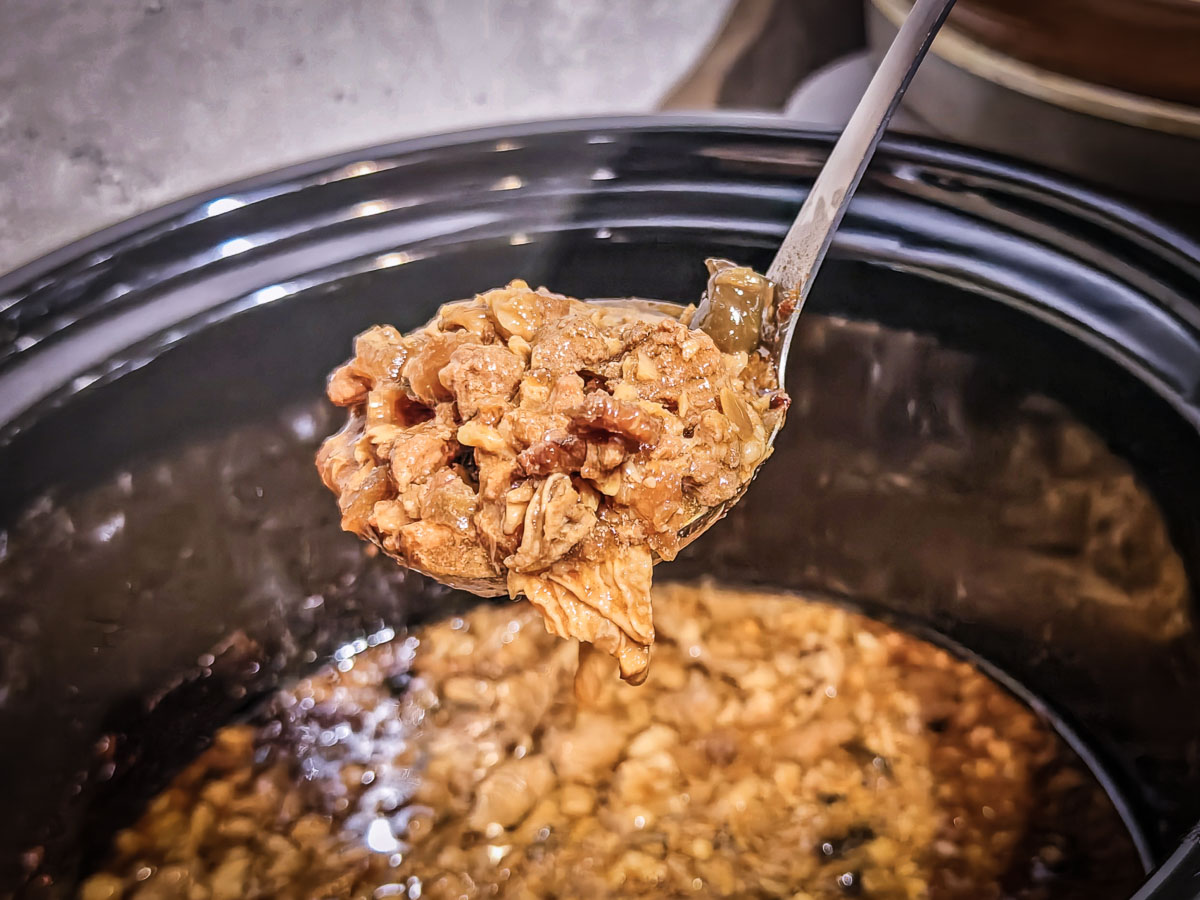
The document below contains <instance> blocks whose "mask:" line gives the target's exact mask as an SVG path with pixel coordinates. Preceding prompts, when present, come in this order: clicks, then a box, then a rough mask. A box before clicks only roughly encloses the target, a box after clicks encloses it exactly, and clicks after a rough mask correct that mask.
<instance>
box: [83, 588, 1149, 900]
mask: <svg viewBox="0 0 1200 900" xmlns="http://www.w3.org/2000/svg"><path fill="white" fill-rule="evenodd" d="M655 594H656V595H655V604H656V612H657V619H658V623H659V641H658V643H657V645H656V649H655V667H654V672H653V674H652V676H651V678H650V679H649V680H648V681H647V683H646V684H645V685H642V686H640V687H636V688H635V687H632V686H629V685H624V684H621V683H620V682H617V681H615V680H612V679H607V680H605V681H603V682H601V683H600V685H599V688H598V692H597V695H596V696H595V697H594V698H592V700H591V701H590V702H588V703H586V704H580V703H579V702H577V700H576V698H575V694H574V691H573V688H572V683H573V680H574V675H575V666H576V659H577V657H576V653H575V652H574V648H573V647H572V646H571V645H570V643H568V642H564V641H561V640H559V639H557V638H555V637H553V636H552V635H550V634H548V633H547V632H546V629H545V628H544V627H543V625H542V623H541V622H540V621H539V618H538V615H537V613H536V612H535V611H534V610H533V609H532V608H531V607H530V606H529V605H528V604H520V605H517V606H513V605H510V604H505V605H501V606H496V605H487V606H479V607H476V608H475V609H474V610H472V611H471V612H469V613H467V614H466V615H464V616H462V617H456V618H451V619H447V620H443V621H441V622H438V623H436V624H432V625H429V626H426V627H423V628H418V629H415V630H414V631H412V632H410V633H407V634H401V635H394V636H393V635H392V634H391V633H385V634H382V635H375V636H373V637H372V638H371V639H369V640H368V641H365V642H363V644H362V646H361V647H354V646H347V647H346V648H344V649H343V651H340V652H339V653H338V654H335V656H336V658H337V661H336V662H335V663H334V664H332V665H330V666H328V667H326V668H325V669H323V670H321V671H320V672H318V673H317V674H315V675H313V676H312V677H310V678H307V679H304V680H303V681H301V682H300V683H299V684H297V685H296V686H295V687H293V688H291V689H289V690H287V691H284V692H281V693H280V694H279V695H277V696H276V697H275V698H274V699H273V700H272V701H271V702H270V704H269V705H268V708H267V710H266V711H265V713H264V714H263V715H262V716H261V718H260V719H259V720H258V722H257V723H256V724H253V725H249V724H248V725H238V726H234V727H231V728H227V729H225V730H224V731H222V732H220V733H219V734H218V735H217V738H216V742H215V744H214V746H213V747H212V748H211V749H210V750H208V751H207V752H205V753H204V754H203V755H201V756H200V757H199V758H198V759H197V760H196V761H195V762H194V763H193V764H192V765H191V766H189V767H188V768H187V769H186V770H185V771H184V772H183V773H182V774H181V775H179V776H178V777H177V778H176V779H175V781H174V783H173V784H172V785H171V786H170V787H169V788H168V789H167V790H166V791H165V792H164V793H162V794H161V795H159V796H158V797H157V798H155V799H154V800H153V801H152V802H151V803H150V806H149V809H148V810H147V812H146V813H145V814H144V815H143V817H142V818H141V820H140V821H139V822H138V823H136V824H135V825H134V826H133V827H132V828H130V829H127V830H125V831H122V832H121V833H120V834H118V835H117V837H116V840H115V842H114V849H113V852H112V855H111V857H110V858H109V859H108V861H107V862H106V863H105V865H104V867H103V870H102V871H101V872H99V873H97V874H95V875H93V876H92V877H91V878H90V879H89V880H88V881H87V882H86V883H85V884H84V885H83V887H82V890H81V891H80V895H79V896H80V897H82V898H83V900H110V898H116V897H137V898H140V900H150V898H158V897H161V898H168V897H188V898H193V900H234V898H259V897H263V898H265V897H278V898H292V897H296V898H299V897H347V898H350V897H409V898H412V897H418V896H420V897H426V898H476V897H496V896H507V897H567V896H570V897H581V898H585V897H596V898H600V897H610V896H625V897H638V896H645V897H799V898H813V900H816V898H842V897H848V896H863V897H876V898H921V897H933V898H964V900H967V898H970V900H979V898H984V900H986V898H999V897H1028V898H1033V897H1056V898H1063V897H1088V898H1094V900H1099V898H1104V897H1112V898H1116V897H1123V896H1127V894H1128V892H1129V891H1130V890H1131V889H1132V888H1133V887H1134V886H1135V885H1136V884H1137V882H1138V881H1139V880H1140V878H1141V869H1140V866H1139V865H1138V860H1137V855H1136V853H1135V852H1134V849H1133V846H1132V844H1131V843H1130V841H1129V838H1128V835H1127V833H1126V832H1125V829H1124V826H1123V825H1122V822H1121V820H1120V817H1119V816H1118V815H1117V813H1116V810H1115V809H1114V808H1113V806H1112V803H1111V802H1110V800H1109V799H1108V797H1107V796H1106V794H1105V793H1104V791H1103V790H1102V789H1101V788H1100V786H1099V784H1097V783H1096V781H1095V779H1094V778H1093V777H1092V776H1091V774H1090V773H1089V772H1088V771H1087V769H1086V768H1085V767H1084V766H1083V765H1082V764H1081V763H1080V761H1079V760H1078V758H1076V757H1075V755H1074V754H1073V753H1072V752H1071V751H1070V750H1068V749H1067V747H1066V746H1065V745H1064V744H1063V743H1062V741H1061V740H1060V739H1059V738H1058V737H1057V736H1056V735H1055V733H1054V732H1053V731H1052V730H1051V729H1050V727H1049V726H1048V725H1047V724H1046V723H1045V722H1044V721H1042V720H1041V719H1039V718H1038V717H1037V716H1036V715H1035V714H1034V713H1033V712H1031V711H1030V710H1029V709H1027V708H1025V707H1024V706H1022V705H1021V704H1020V703H1019V702H1018V701H1016V700H1015V699H1014V698H1013V697H1012V696H1010V695H1009V694H1007V693H1006V692H1005V691H1004V690H1003V689H1002V688H1000V687H999V686H997V685H996V684H995V683H993V682H992V681H990V680H989V679H988V678H986V677H985V676H983V675H982V674H980V673H979V672H978V671H976V670H975V669H973V668H972V667H971V666H970V665H969V664H967V663H965V662H961V661H958V660H956V659H954V658H953V657H951V656H950V655H949V654H948V653H946V652H945V651H943V650H940V649H937V648H935V647H933V646H931V645H929V644H927V643H924V642H922V641H919V640H917V639H915V638H913V637H910V636H908V635H905V634H903V633H901V632H898V631H894V630H892V629H890V628H888V627H886V626H884V625H882V624H880V623H877V622H874V621H872V620H869V619H866V618H863V617H862V616H859V615H856V614H854V613H850V612H846V611H844V610H842V609H840V608H837V607H833V606H829V605H826V604H821V603H813V602H809V601H805V600H802V599H799V598H795V597H789V596H777V595H769V594H756V593H744V592H736V591H727V590H721V589H717V588H715V587H712V586H709V585H701V586H681V585H665V586H662V587H660V588H658V589H657V590H656V592H655Z"/></svg>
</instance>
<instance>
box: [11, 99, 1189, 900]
mask: <svg viewBox="0 0 1200 900" xmlns="http://www.w3.org/2000/svg"><path fill="white" fill-rule="evenodd" d="M832 141H833V136H832V135H830V134H827V133H823V132H813V131H805V130H801V129H797V128H794V127H791V126H789V125H786V124H782V123H780V122H779V121H778V120H773V119H754V118H730V117H709V118H695V117H690V118H679V117H651V118H624V119H597V120H582V121H568V122H549V123H539V124H532V125H523V126H506V127H502V128H496V129H490V130H483V131H474V132H468V133H464V134H458V135H452V136H448V137H447V136H442V137H433V138H423V139H418V140H410V141H404V142H401V143H397V144H392V145H387V146H382V147H374V148H370V149H367V150H363V151H358V152H354V153H349V154H345V155H342V156H338V157H334V158H330V159H325V160H321V161H318V162H314V163H310V164H306V165H302V166H297V167H294V168H290V169H287V170H284V171H280V172H275V173H272V174H269V175H265V176H262V177H258V178H254V179H250V180H248V181H245V182H241V183H238V184H235V185H230V186H228V187H225V188H222V189H220V190H216V191H212V192H209V193H207V194H205V195H203V196H199V197H194V198H190V199H187V200H183V201H180V202H178V203H175V204H173V205H171V206H168V207H165V208H163V209H160V210H157V211H155V212H152V213H148V214H146V215H143V216H140V217H138V218H136V219H133V220H131V221H129V222H126V223H124V224H121V225H118V226H116V227H114V228H111V229H108V230H106V231H104V232H101V233H99V234H97V235H94V236H93V237H90V238H88V239H85V240H83V241H81V242H79V243H77V244H75V245H72V246H70V247H67V248H64V249H62V250H60V251H58V252H56V253H54V254H51V255H50V256H48V257H46V258H44V259H42V260H40V261H37V262H35V263H33V264H31V265H29V266H26V267H25V268H23V269H20V270H18V271H16V272H14V273H12V274H10V275H8V276H6V277H4V278H3V279H0V472H2V473H3V476H2V478H0V509H2V514H0V528H3V529H4V530H3V531H0V730H2V732H3V734H4V740H3V743H2V745H0V779H2V781H0V796H3V797H4V798H5V808H6V810H7V815H5V816H4V817H3V819H2V820H0V848H2V854H0V861H2V863H0V865H2V869H0V884H2V885H3V891H4V892H5V893H11V894H13V895H20V896H31V897H36V896H62V895H67V894H69V893H71V891H72V889H73V886H74V885H76V884H77V883H78V880H79V878H80V876H81V875H82V874H83V873H86V872H87V871H88V869H89V867H92V866H94V865H95V864H96V861H97V859H98V858H99V855H100V854H102V853H103V850H104V847H105V846H106V842H107V841H108V839H109V838H110V837H111V835H112V833H113V831H114V829H115V828H117V827H119V826H121V825H123V824H127V823H128V822H129V821H130V820H131V818H132V817H133V816H135V815H136V814H137V812H138V810H139V809H140V807H141V806H142V804H144V803H145V801H146V799H147V798H148V797H149V796H150V795H151V794H152V793H153V792H154V791H156V790H157V789H159V788H161V787H162V785H163V784H164V783H165V782H166V780H167V779H168V778H169V777H170V776H171V774H172V773H173V772H175V771H177V770H178V769H179V767H180V766H181V765H182V764H183V763H184V762H186V761H187V760H188V759H189V758H191V757H192V756H194V754H195V753H196V752H197V750H198V749H199V748H201V747H203V746H204V745H205V744H206V742H207V741H208V740H209V738H210V737H211V735H212V734H213V733H214V731H215V730H216V729H217V728H218V727H220V726H221V725H223V724H225V723H227V722H230V721H233V720H234V719H236V718H237V717H239V716H242V715H244V714H245V712H246V711H247V710H250V709H253V708H254V707H255V704H256V703H257V702H258V701H260V700H261V699H262V698H263V697H264V696H265V695H266V694H267V693H268V692H270V691H271V690H272V689H273V688H274V687H276V686H278V685H279V684H281V683H284V682H286V681H287V680H289V679H292V678H294V677H295V676H296V675H297V674H299V673H302V672H305V671H307V670H309V669H311V668H313V667H314V666H317V665H319V664H320V663H322V662H324V661H325V660H327V659H329V658H330V654H331V653H332V652H333V651H334V649H335V648H336V647H338V646H339V645H341V644H343V643H344V642H346V641H347V640H353V639H354V638H356V637H358V636H361V635H365V634H376V633H378V632H379V630H380V629H381V628H384V627H392V628H395V627H400V626H403V625H404V624H405V623H406V622H409V621H416V620H417V619H419V618H422V617H426V618H427V617H429V616H435V615H437V614H438V610H439V609H442V608H445V606H446V605H447V604H450V603H452V602H457V601H456V600H455V598H453V597H451V596H450V595H449V592H447V591H446V590H445V589H443V588H441V587H439V586H437V585H434V584H432V583H429V582H428V581H426V580H424V579H422V578H419V577H416V576H411V575H407V574H406V573H404V572H402V571H400V570H399V569H397V568H396V567H395V566H394V565H392V564H391V563H389V562H388V561H386V560H384V559H380V558H371V557H369V556H368V555H367V554H366V553H364V551H363V548H362V546H361V545H360V544H359V543H358V542H357V541H356V540H355V539H354V538H353V537H351V536H349V535H345V534H342V533H340V532H339V531H338V529H337V521H336V509H335V508H334V506H333V504H332V503H331V502H330V500H329V498H328V497H326V496H325V495H324V493H323V488H322V487H321V486H320V484H319V483H318V479H317V477H316V474H315V471H314V470H313V468H312V451H313V449H314V447H315V442H316V441H318V440H319V439H320V437H321V436H322V434H323V429H328V428H329V427H331V424H330V423H331V420H329V419H328V418H327V417H326V418H322V416H323V415H324V414H323V413H322V412H321V409H322V408H323V407H322V406H321V405H320V403H319V398H320V395H321V391H322V385H323V381H324V378H325V376H326V374H327V373H328V372H329V370H330V369H331V368H332V367H333V366H334V365H336V364H337V363H338V362H340V361H341V360H342V359H343V358H344V357H345V356H346V355H347V353H348V349H349V347H350V341H351V339H352V337H353V335H355V334H356V333H358V332H359V331H361V330H363V329H364V328H365V327H367V326H369V325H371V324H373V323H375V322H380V321H386V322H390V323H393V324H395V325H397V326H398V327H405V328H406V327H413V326H415V325H417V324H419V323H421V322H423V321H425V320H427V319H428V317H429V316H430V314H431V313H432V312H433V310H434V309H435V308H436V307H437V305H438V304H440V303H441V302H444V301H446V300H450V299H454V298H459V297H464V296H469V295H470V294H471V293H472V292H475V291H478V290H482V289H484V288H487V287H489V286H493V285H496V284H502V283H504V282H505V281H506V280H508V279H509V278H511V277H514V276H520V277H523V278H525V279H526V280H528V281H530V282H531V283H535V284H536V283H544V284H547V285H550V286H552V287H554V288H555V289H556V290H560V291H563V292H568V293H572V294H575V295H577V296H619V295H637V296H643V297H655V298H661V299H666V300H676V301H681V302H687V301H689V300H692V299H694V298H696V297H697V296H698V295H699V292H700V291H701V289H702V287H703V282H704V276H705V270H704V267H703V265H702V261H703V259H704V258H705V257H706V256H723V257H731V258H735V259H737V260H739V261H743V262H745V263H748V264H751V265H755V266H763V265H765V263H766V262H767V261H768V260H769V258H770V256H771V253H772V251H773V248H774V247H775V246H776V245H777V243H778V241H779V240H780V238H781V237H782V235H783V234H784V232H785V230H786V228H787V226H788V224H789V223H790V220H791V218H792V216H793V215H794V213H795V211H796V209H797V208H798V206H799V204H800V202H801V200H802V199H803V197H804V194H805V190H806V188H807V186H808V185H809V184H810V182H811V179H812V178H813V176H814V174H815V173H816V171H817V169H818V168H819V166H820V164H821V162H822V160H823V158H824V156H825V155H826V153H827V152H828V150H829V148H830V146H831V145H832ZM805 317H806V320H805V322H804V323H803V324H802V326H801V333H800V335H799V336H798V338H797V343H796V347H795V349H794V351H793V353H792V362H791V371H790V372H789V373H788V376H787V382H788V385H789V388H790V389H791V390H792V392H793V407H792V412H791V414H790V418H789V422H788V425H787V428H786V429H785V431H784V432H783V435H782V437H781V440H780V444H779V446H778V448H777V451H776V453H775V456H774V458H772V459H771V460H770V461H769V462H768V463H767V464H766V466H765V468H764V469H763V471H762V473H761V475H760V476H759V478H758V480H757V481H756V483H755V484H754V485H753V486H752V488H751V490H750V491H749V493H748V495H747V497H746V499H745V500H744V501H743V503H742V504H740V505H739V506H738V508H737V509H736V510H735V512H734V513H732V514H731V515H730V516H729V517H728V518H727V519H726V520H725V521H724V522H722V523H721V524H719V525H718V526H717V527H716V528H714V529H713V530H712V531H711V532H710V533H709V534H708V535H706V536H705V537H704V538H703V539H702V540H700V541H698V542H697V543H696V544H694V545H693V546H692V547H691V548H689V551H688V552H687V553H686V554H685V556H684V557H683V558H681V559H679V560H677V561H676V562H674V563H671V564H668V565H663V566H661V567H660V568H659V570H658V573H657V577H658V578H659V579H671V578H692V577H696V576H699V575H711V576H714V577H716V578H717V579H719V580H721V581H724V582H729V583H736V584H747V585H768V586H772V587H776V588H783V589H790V590H799V591H804V592H806V593H809V594H813V595H819V596H823V597H830V598H834V599H836V600H839V601H840V602H845V603H848V604H851V605H853V606H855V607H857V608H859V609H863V610H866V611H868V612H869V613H870V614H872V615H875V616H878V617H880V618H883V619H885V620H887V621H890V622H894V623H898V624H900V625H901V626H902V627H904V628H908V629H912V630H914V631H916V632H917V633H919V634H922V635H927V636H929V637H930V638H931V639H933V640H935V641H939V642H942V643H943V644H945V645H946V646H948V647H952V648H953V649H954V650H955V652H958V653H961V654H964V655H966V656H968V657H969V658H971V659H972V660H974V661H976V663H977V664H978V665H979V666H981V667H983V668H984V669H985V671H987V672H989V673H990V674H992V675H993V676H994V677H996V678H997V679H999V680H1000V681H1001V682H1002V683H1003V684H1005V685H1006V686H1008V687H1009V688H1010V689H1011V690H1012V691H1014V692H1015V693H1017V694H1018V695H1019V696H1021V697H1022V698H1023V699H1025V700H1026V702H1028V703H1030V704H1032V705H1033V706H1034V707H1035V708H1036V709H1037V710H1039V712H1041V713H1042V714H1043V715H1045V716H1046V717H1047V718H1049V719H1050V720H1051V721H1053V722H1054V724H1055V727H1056V728H1057V729H1058V730H1059V733H1060V734H1061V735H1062V736H1063V737H1064V739H1066V740H1067V741H1068V742H1069V743H1070V744H1071V745H1072V746H1073V747H1074V748H1075V749H1076V751H1077V752H1078V753H1080V755H1081V756H1082V757H1083V758H1084V760H1085V761H1086V762H1087V764H1088V765H1089V766H1090V767H1091V768H1092V770H1093V772H1094V773H1095V774H1096V775H1097V777H1098V778H1100V779H1101V781H1102V782H1103V784H1104V785H1105V787H1106V789H1107V790H1108V791H1109V792H1110V794H1111V795H1112V797H1113V800H1114V803H1115V804H1116V805H1117V808H1118V809H1119V811H1120V813H1121V815H1122V817H1123V818H1124V821H1125V823H1126V825H1127V826H1128V828H1129V830H1130V833H1131V835H1132V836H1133V839H1134V842H1135V844H1136V845H1137V849H1138V852H1139V853H1140V854H1141V856H1142V860H1143V863H1144V865H1145V868H1146V871H1147V881H1146V882H1145V885H1144V886H1143V887H1142V888H1141V890H1140V891H1139V892H1138V893H1137V895H1136V896H1137V897H1140V898H1141V897H1144V898H1149V897H1155V898H1175V897H1177V898H1185V897H1186V898H1191V897H1195V896H1197V895H1200V830H1196V829H1195V827H1194V826H1195V824H1196V822H1197V820H1198V819H1200V707H1198V706H1197V703H1196V699H1195V698H1196V696H1197V688H1200V632H1198V631H1197V624H1196V616H1197V612H1198V611H1197V609H1196V606H1195V598H1194V591H1193V590H1192V588H1191V586H1192V585H1194V584H1195V583H1196V579H1197V578H1200V246H1198V245H1197V244H1196V243H1194V242H1193V241H1192V240H1190V239H1189V238H1187V237H1186V236H1184V235H1182V234H1180V233H1177V232H1174V231H1172V230H1170V229H1168V228H1166V227H1164V226H1162V225H1160V224H1158V223H1156V222H1155V221H1153V220H1152V219H1150V218H1148V217H1146V216H1144V215H1142V214H1140V213H1139V212H1137V211H1136V210H1134V209H1132V208H1130V207H1127V206H1124V205H1122V204H1120V203H1117V202H1114V201H1112V200H1109V199H1106V198H1105V197H1103V196H1101V195H1099V194H1096V193H1094V192H1092V191H1091V190H1088V189H1084V188H1081V187H1079V186H1077V185H1075V184H1072V183H1070V182H1068V181H1065V180H1063V179H1061V178H1059V177H1057V176H1054V175H1052V174H1049V173H1047V172H1043V171H1038V170H1035V169H1030V168H1025V167H1022V166H1018V165H1015V164H1012V163H1010V162H1007V161H1005V160H1003V159H999V158H994V157H988V156H983V155H979V154H976V153H973V152H968V151H966V150H962V149H958V148H955V147H952V146H948V145H940V144H935V143H929V142H918V141H914V140H906V139H903V138H892V139H889V140H888V141H885V142H884V144H883V145H882V146H881V148H880V151H879V153H878V154H877V156H876V158H875V161H874V162H873V163H872V166H871V168H870V170H869V172H868V174H867V176H866V178H865V179H864V182H863V186H862V188H861V190H860V192H859V195H858V196H857V197H856V199H855V201H854V203H853V205H852V206H851V209H850V212H849V215H848V216H847V218H846V221H845V224H844V225H843V227H842V229H841V231H840V232H839V234H838V236H837V239H836V241H835V243H834V247H833V251H832V257H831V259H830V261H829V263H828V264H827V265H826V267H825V268H824V269H823V271H822V273H821V276H820V280H819V284H818V285H817V287H816V288H815V290H814V294H813V298H812V302H811V305H810V308H809V310H806V312H805ZM134 472H136V473H137V474H136V476H135V475H133V474H131V473H134ZM156 473H158V474H156ZM1101 482H1102V483H1103V485H1104V488H1103V490H1101V491H1100V494H1097V495H1092V494H1089V493H1088V491H1089V490H1090V488H1089V487H1088V485H1091V484H1093V483H1101ZM1105 504H1108V505H1107V506H1106V505H1105ZM1081 510H1082V511H1081ZM314 598H319V601H320V602H315V601H314Z"/></svg>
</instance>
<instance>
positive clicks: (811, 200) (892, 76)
mask: <svg viewBox="0 0 1200 900" xmlns="http://www.w3.org/2000/svg"><path fill="white" fill-rule="evenodd" d="M953 5H954V0H916V2H915V3H913V8H912V11H911V12H910V13H909V14H908V18H906V19H905V20H904V24H903V25H901V26H900V31H899V33H897V35H896V39H895V40H894V41H892V45H891V46H890V47H889V48H888V51H887V53H886V54H885V55H884V57H883V61H882V62H881V63H880V64H879V68H878V69H876V70H875V75H874V76H873V77H872V78H871V83H870V84H869V85H868V86H867V90H866V92H865V93H864V94H863V96H862V99H861V100H860V101H859V102H858V106H857V107H855V109H854V113H853V115H851V116H850V121H849V123H847V125H846V128H845V130H844V131H843V132H842V135H841V137H839V138H838V140H837V143H836V144H834V147H833V152H831V153H830V154H829V159H828V160H826V162H825V165H824V167H823V168H822V169H821V172H820V174H818V175H817V180H816V181H815V182H814V183H813V186H812V190H811V191H810V192H809V194H808V197H807V198H806V199H805V201H804V205H803V206H802V207H801V208H800V213H799V214H798V215H797V216H796V221H794V222H793V223H792V227H791V228H790V229H788V233H787V237H785V238H784V239H783V243H782V244H781V245H780V247H779V252H778V253H776V254H775V259H774V260H773V261H772V262H771V267H770V268H769V269H767V277H768V278H770V279H771V280H772V281H774V282H775V283H776V284H778V285H780V286H782V287H783V288H785V289H787V290H795V291H796V292H797V295H798V296H797V303H796V310H795V312H796V313H799V312H800V306H801V305H802V304H803V303H804V301H805V299H807V297H808V291H809V287H810V286H811V285H812V281H813V278H814V277H815V276H816V274H817V269H819V268H820V266H821V262H822V261H823V260H824V259H825V253H826V252H827V251H828V250H829V244H830V242H831V241H832V240H833V233H834V232H835V231H836V230H837V227H838V224H839V223H840V222H841V221H842V215H843V214H844V213H845V211H846V206H847V204H849V202H850V198H851V197H852V196H853V195H854V191H855V189H856V188H857V187H858V182H859V181H860V180H861V179H862V176H863V172H864V171H865V170H866V168H867V163H868V162H869V161H870V159H871V155H872V154H873V153H874V152H875V146H876V145H877V144H878V143H879V138H880V137H882V136H883V132H884V129H885V128H887V123H888V120H889V119H890V118H891V117H892V113H893V112H894V111H895V109H896V106H897V104H899V102H900V98H901V97H903V96H904V90H905V88H907V87H908V83H909V82H910V81H912V77H913V74H914V73H915V72H916V71H917V66H919V65H920V64H921V60H922V59H924V57H925V51H926V50H928V49H929V45H930V44H931V43H933V38H934V35H936V34H937V32H938V29H939V28H941V26H942V22H944V21H945V20H946V16H947V15H948V14H949V12H950V7H952V6H953ZM794 315H795V314H793V316H794Z"/></svg>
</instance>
